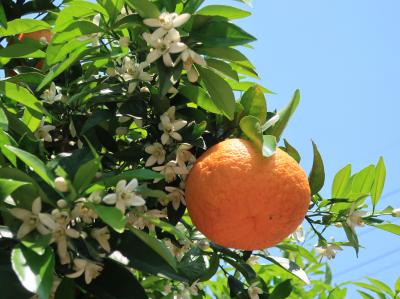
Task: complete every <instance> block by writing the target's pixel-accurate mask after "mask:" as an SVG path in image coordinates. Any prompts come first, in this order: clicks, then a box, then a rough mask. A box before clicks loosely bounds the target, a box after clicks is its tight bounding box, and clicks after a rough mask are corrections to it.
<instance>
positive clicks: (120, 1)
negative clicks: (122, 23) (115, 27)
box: [98, 0, 125, 24]
mask: <svg viewBox="0 0 400 299" xmlns="http://www.w3.org/2000/svg"><path fill="white" fill-rule="evenodd" d="M98 2H99V3H100V4H101V5H102V6H103V7H104V10H105V11H107V14H108V17H109V22H110V23H111V24H112V23H114V20H115V19H116V17H117V16H118V15H119V14H120V13H121V9H122V7H123V5H124V2H125V1H124V0H100V1H98Z"/></svg>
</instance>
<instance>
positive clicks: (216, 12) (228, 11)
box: [197, 5, 251, 19]
mask: <svg viewBox="0 0 400 299" xmlns="http://www.w3.org/2000/svg"><path fill="white" fill-rule="evenodd" d="M197 14H199V15H204V16H220V17H224V18H227V19H240V18H245V17H248V16H250V15H251V13H250V12H248V11H245V10H242V9H239V8H236V7H233V6H226V5H207V6H204V7H203V8H201V9H200V10H199V11H198V12H197Z"/></svg>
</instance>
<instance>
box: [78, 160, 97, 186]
mask: <svg viewBox="0 0 400 299" xmlns="http://www.w3.org/2000/svg"><path fill="white" fill-rule="evenodd" d="M99 169H100V161H99V160H98V159H93V160H90V161H88V162H86V163H85V164H83V165H82V166H81V167H79V169H78V171H77V172H76V174H75V177H74V182H73V185H74V187H75V189H76V190H77V191H78V192H82V191H83V190H84V189H85V188H86V187H87V186H88V184H89V183H90V182H91V181H92V179H93V178H94V177H95V175H96V172H97V171H98V170H99Z"/></svg>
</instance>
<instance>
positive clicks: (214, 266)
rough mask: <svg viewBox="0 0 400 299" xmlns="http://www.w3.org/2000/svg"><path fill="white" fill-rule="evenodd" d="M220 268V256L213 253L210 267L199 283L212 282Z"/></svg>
mask: <svg viewBox="0 0 400 299" xmlns="http://www.w3.org/2000/svg"><path fill="white" fill-rule="evenodd" d="M218 267H219V256H218V254H217V253H215V252H214V253H213V255H212V256H211V258H210V260H209V267H208V269H207V270H206V271H205V272H204V273H203V274H202V275H201V277H200V278H199V281H208V280H210V279H211V278H212V277H213V276H214V275H215V273H216V272H217V271H218Z"/></svg>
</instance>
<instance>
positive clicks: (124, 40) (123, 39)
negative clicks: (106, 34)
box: [119, 36, 129, 48]
mask: <svg viewBox="0 0 400 299" xmlns="http://www.w3.org/2000/svg"><path fill="white" fill-rule="evenodd" d="M119 46H120V47H123V48H127V47H128V46H129V37H127V36H122V37H120V39H119Z"/></svg>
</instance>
